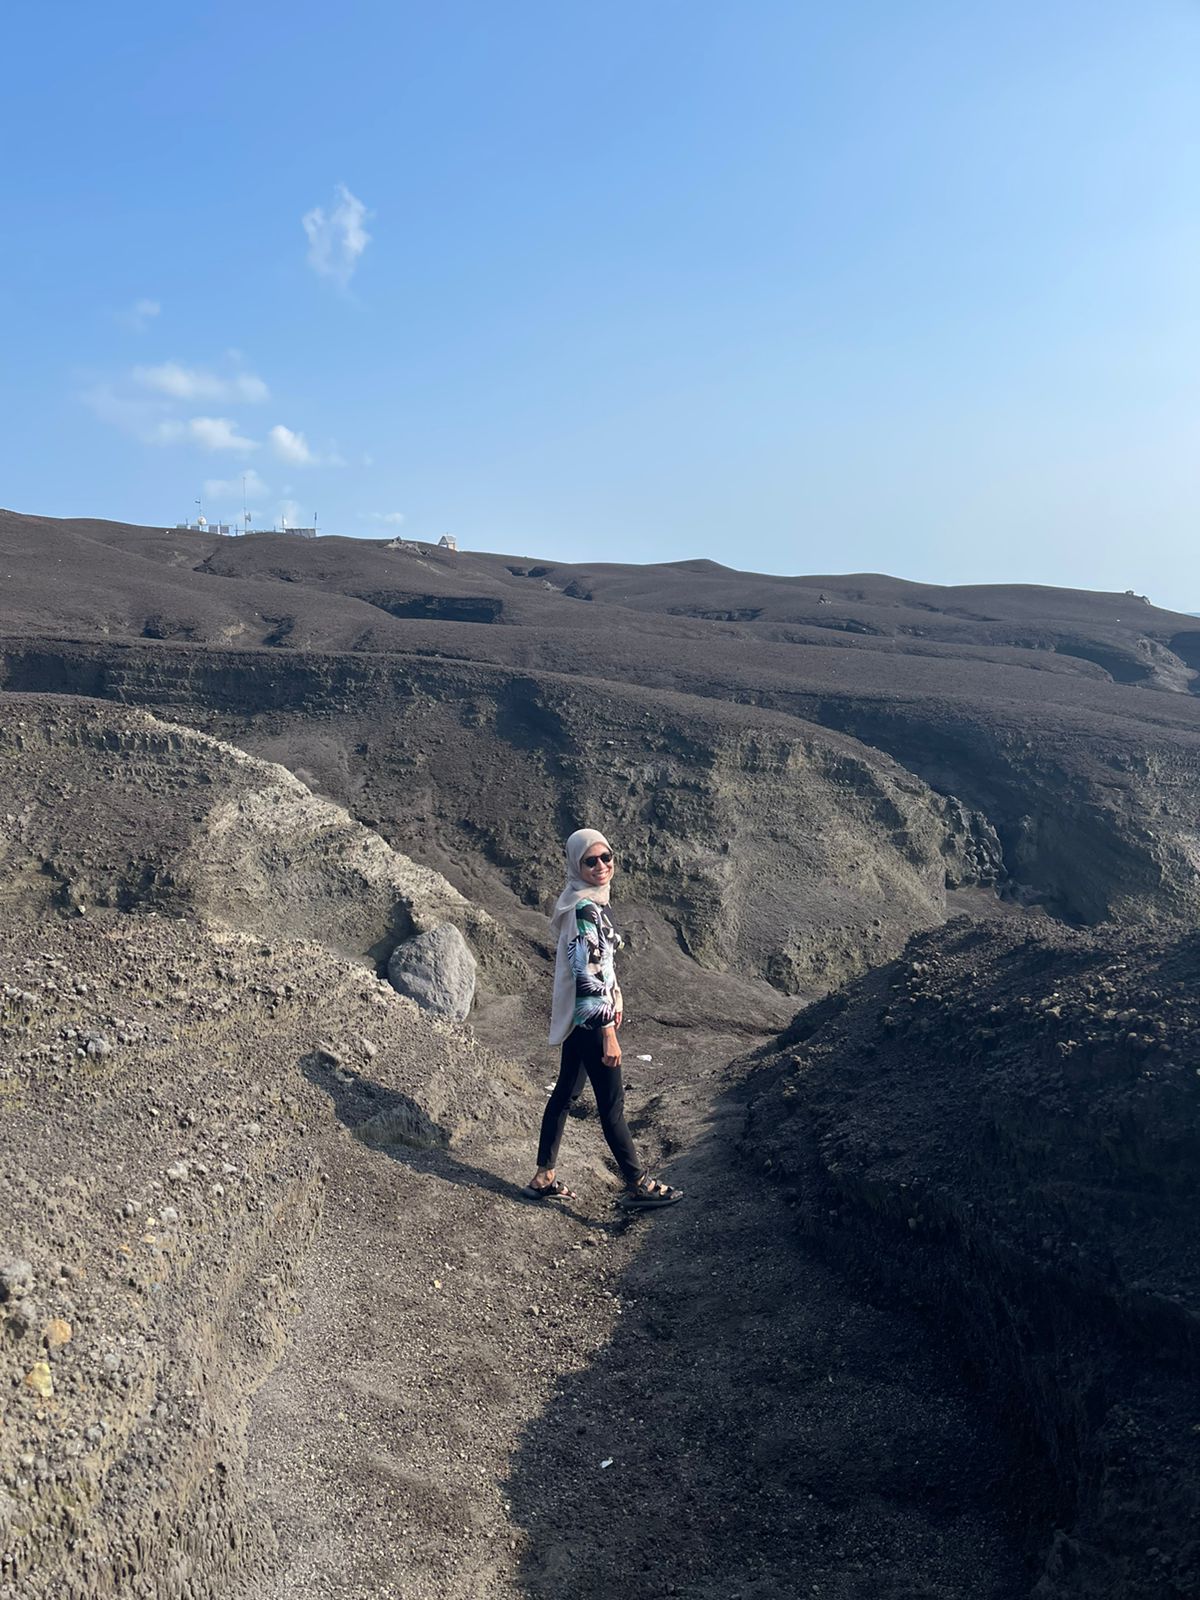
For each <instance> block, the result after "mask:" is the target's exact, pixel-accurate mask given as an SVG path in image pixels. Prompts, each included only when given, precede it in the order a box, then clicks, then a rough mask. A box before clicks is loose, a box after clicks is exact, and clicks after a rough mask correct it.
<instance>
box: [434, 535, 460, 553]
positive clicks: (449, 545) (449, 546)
mask: <svg viewBox="0 0 1200 1600" xmlns="http://www.w3.org/2000/svg"><path fill="white" fill-rule="evenodd" d="M438 549H439V550H452V551H453V552H454V554H455V555H457V554H458V540H457V539H456V538H455V537H454V535H453V534H452V533H444V534H443V535H442V537H441V538H440V539H439V540H438Z"/></svg>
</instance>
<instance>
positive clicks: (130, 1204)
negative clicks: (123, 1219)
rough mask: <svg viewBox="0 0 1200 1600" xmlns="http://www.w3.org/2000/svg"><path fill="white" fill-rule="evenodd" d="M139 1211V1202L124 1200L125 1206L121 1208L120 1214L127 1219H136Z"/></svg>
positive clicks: (140, 1204) (140, 1206)
mask: <svg viewBox="0 0 1200 1600" xmlns="http://www.w3.org/2000/svg"><path fill="white" fill-rule="evenodd" d="M141 1209H142V1203H141V1201H140V1200H126V1202H125V1204H124V1205H123V1206H122V1207H121V1210H122V1212H123V1213H124V1214H125V1216H127V1217H136V1216H137V1214H138V1212H139V1211H140V1210H141Z"/></svg>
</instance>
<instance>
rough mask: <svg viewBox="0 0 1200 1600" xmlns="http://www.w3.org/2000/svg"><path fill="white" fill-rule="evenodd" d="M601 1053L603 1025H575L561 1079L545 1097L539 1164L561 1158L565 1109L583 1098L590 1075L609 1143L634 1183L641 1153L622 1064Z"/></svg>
mask: <svg viewBox="0 0 1200 1600" xmlns="http://www.w3.org/2000/svg"><path fill="white" fill-rule="evenodd" d="M603 1054H604V1044H603V1037H602V1035H601V1032H600V1029H599V1028H574V1029H572V1031H571V1032H570V1033H569V1034H568V1035H567V1037H566V1038H565V1039H564V1040H563V1047H562V1065H561V1066H560V1068H559V1069H558V1082H557V1083H556V1084H555V1085H554V1090H553V1092H552V1094H551V1096H550V1098H549V1100H547V1101H546V1110H545V1114H544V1115H543V1117H542V1136H541V1138H540V1139H539V1140H538V1155H537V1164H538V1166H539V1167H553V1166H554V1165H555V1164H556V1163H557V1161H558V1147H559V1145H560V1144H561V1143H562V1136H563V1128H564V1127H565V1126H566V1121H567V1112H568V1110H569V1109H570V1107H571V1105H572V1103H573V1102H574V1101H576V1100H578V1099H579V1096H580V1095H581V1094H582V1093H583V1085H584V1083H585V1081H586V1080H587V1079H588V1078H590V1079H591V1080H592V1088H593V1090H594V1091H595V1095H596V1109H597V1111H599V1113H600V1126H601V1128H603V1130H604V1137H605V1138H606V1139H607V1140H608V1148H609V1149H610V1150H611V1151H612V1153H613V1155H614V1156H616V1158H617V1165H618V1167H620V1169H621V1176H622V1177H623V1178H624V1179H625V1182H626V1183H630V1184H633V1183H636V1182H637V1181H638V1179H639V1178H640V1177H641V1175H642V1169H641V1167H640V1166H639V1165H638V1158H637V1152H636V1151H635V1150H634V1148H633V1139H632V1137H631V1135H630V1132H629V1128H628V1126H627V1124H626V1122H625V1085H624V1083H623V1082H622V1079H621V1069H620V1067H606V1066H605V1065H604V1061H603Z"/></svg>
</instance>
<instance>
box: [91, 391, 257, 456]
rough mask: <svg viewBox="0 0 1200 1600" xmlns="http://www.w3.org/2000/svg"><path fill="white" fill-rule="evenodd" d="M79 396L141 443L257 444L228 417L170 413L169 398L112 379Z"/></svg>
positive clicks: (238, 449)
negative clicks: (125, 389) (135, 391)
mask: <svg viewBox="0 0 1200 1600" xmlns="http://www.w3.org/2000/svg"><path fill="white" fill-rule="evenodd" d="M81 399H82V400H83V403H84V405H86V406H87V408H88V409H89V411H91V412H92V414H93V415H94V416H96V417H98V418H99V420H100V421H101V422H106V423H108V425H109V426H110V427H113V428H119V429H120V430H121V432H122V433H127V434H130V435H131V436H132V437H133V438H135V439H138V440H140V441H141V443H142V444H154V445H168V444H196V445H199V446H200V447H201V448H202V449H204V450H230V451H233V452H234V453H235V454H238V455H244V454H248V453H249V452H250V451H252V450H258V449H259V448H260V446H259V444H258V441H257V440H255V439H247V438H246V437H245V435H244V434H240V433H239V432H238V425H237V423H236V422H234V421H233V420H232V419H231V418H229V417H191V418H188V419H186V420H185V419H184V418H182V417H177V416H172V415H171V414H170V408H171V402H170V401H167V400H163V399H158V398H156V397H143V396H141V395H131V394H124V393H122V392H121V390H120V389H118V388H115V387H114V386H113V385H112V384H111V383H96V384H93V386H92V387H91V388H90V389H86V390H85V391H84V392H83V394H82V396H81Z"/></svg>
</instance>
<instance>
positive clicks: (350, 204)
mask: <svg viewBox="0 0 1200 1600" xmlns="http://www.w3.org/2000/svg"><path fill="white" fill-rule="evenodd" d="M335 192H336V196H337V204H336V205H335V206H334V207H333V209H332V210H331V211H329V212H328V213H326V212H325V210H324V208H323V207H322V206H314V207H313V209H312V210H311V211H306V212H305V214H304V216H303V217H301V219H300V221H301V224H302V226H303V228H304V231H305V233H306V234H307V235H308V264H309V266H310V267H311V268H312V269H313V271H314V272H315V273H316V274H317V276H318V277H321V278H332V279H333V281H334V282H335V283H336V284H337V285H338V286H339V288H342V289H345V288H346V287H347V286H348V284H349V282H350V279H351V278H352V277H353V276H354V269H355V267H357V266H358V258H359V257H360V256H361V255H362V253H363V251H364V250H365V249H366V248H367V246H368V245H369V244H370V242H371V235H370V234H369V233H368V232H367V230H366V228H364V226H363V223H364V222H365V221H366V220H367V217H368V216H369V215H370V212H369V211H368V210H367V208H366V206H365V205H363V203H362V201H361V200H359V199H358V198H357V197H356V196H354V195H352V194H351V193H350V191H349V189H347V187H346V185H345V184H344V183H339V184H338V186H337V189H336V191H335Z"/></svg>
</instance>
